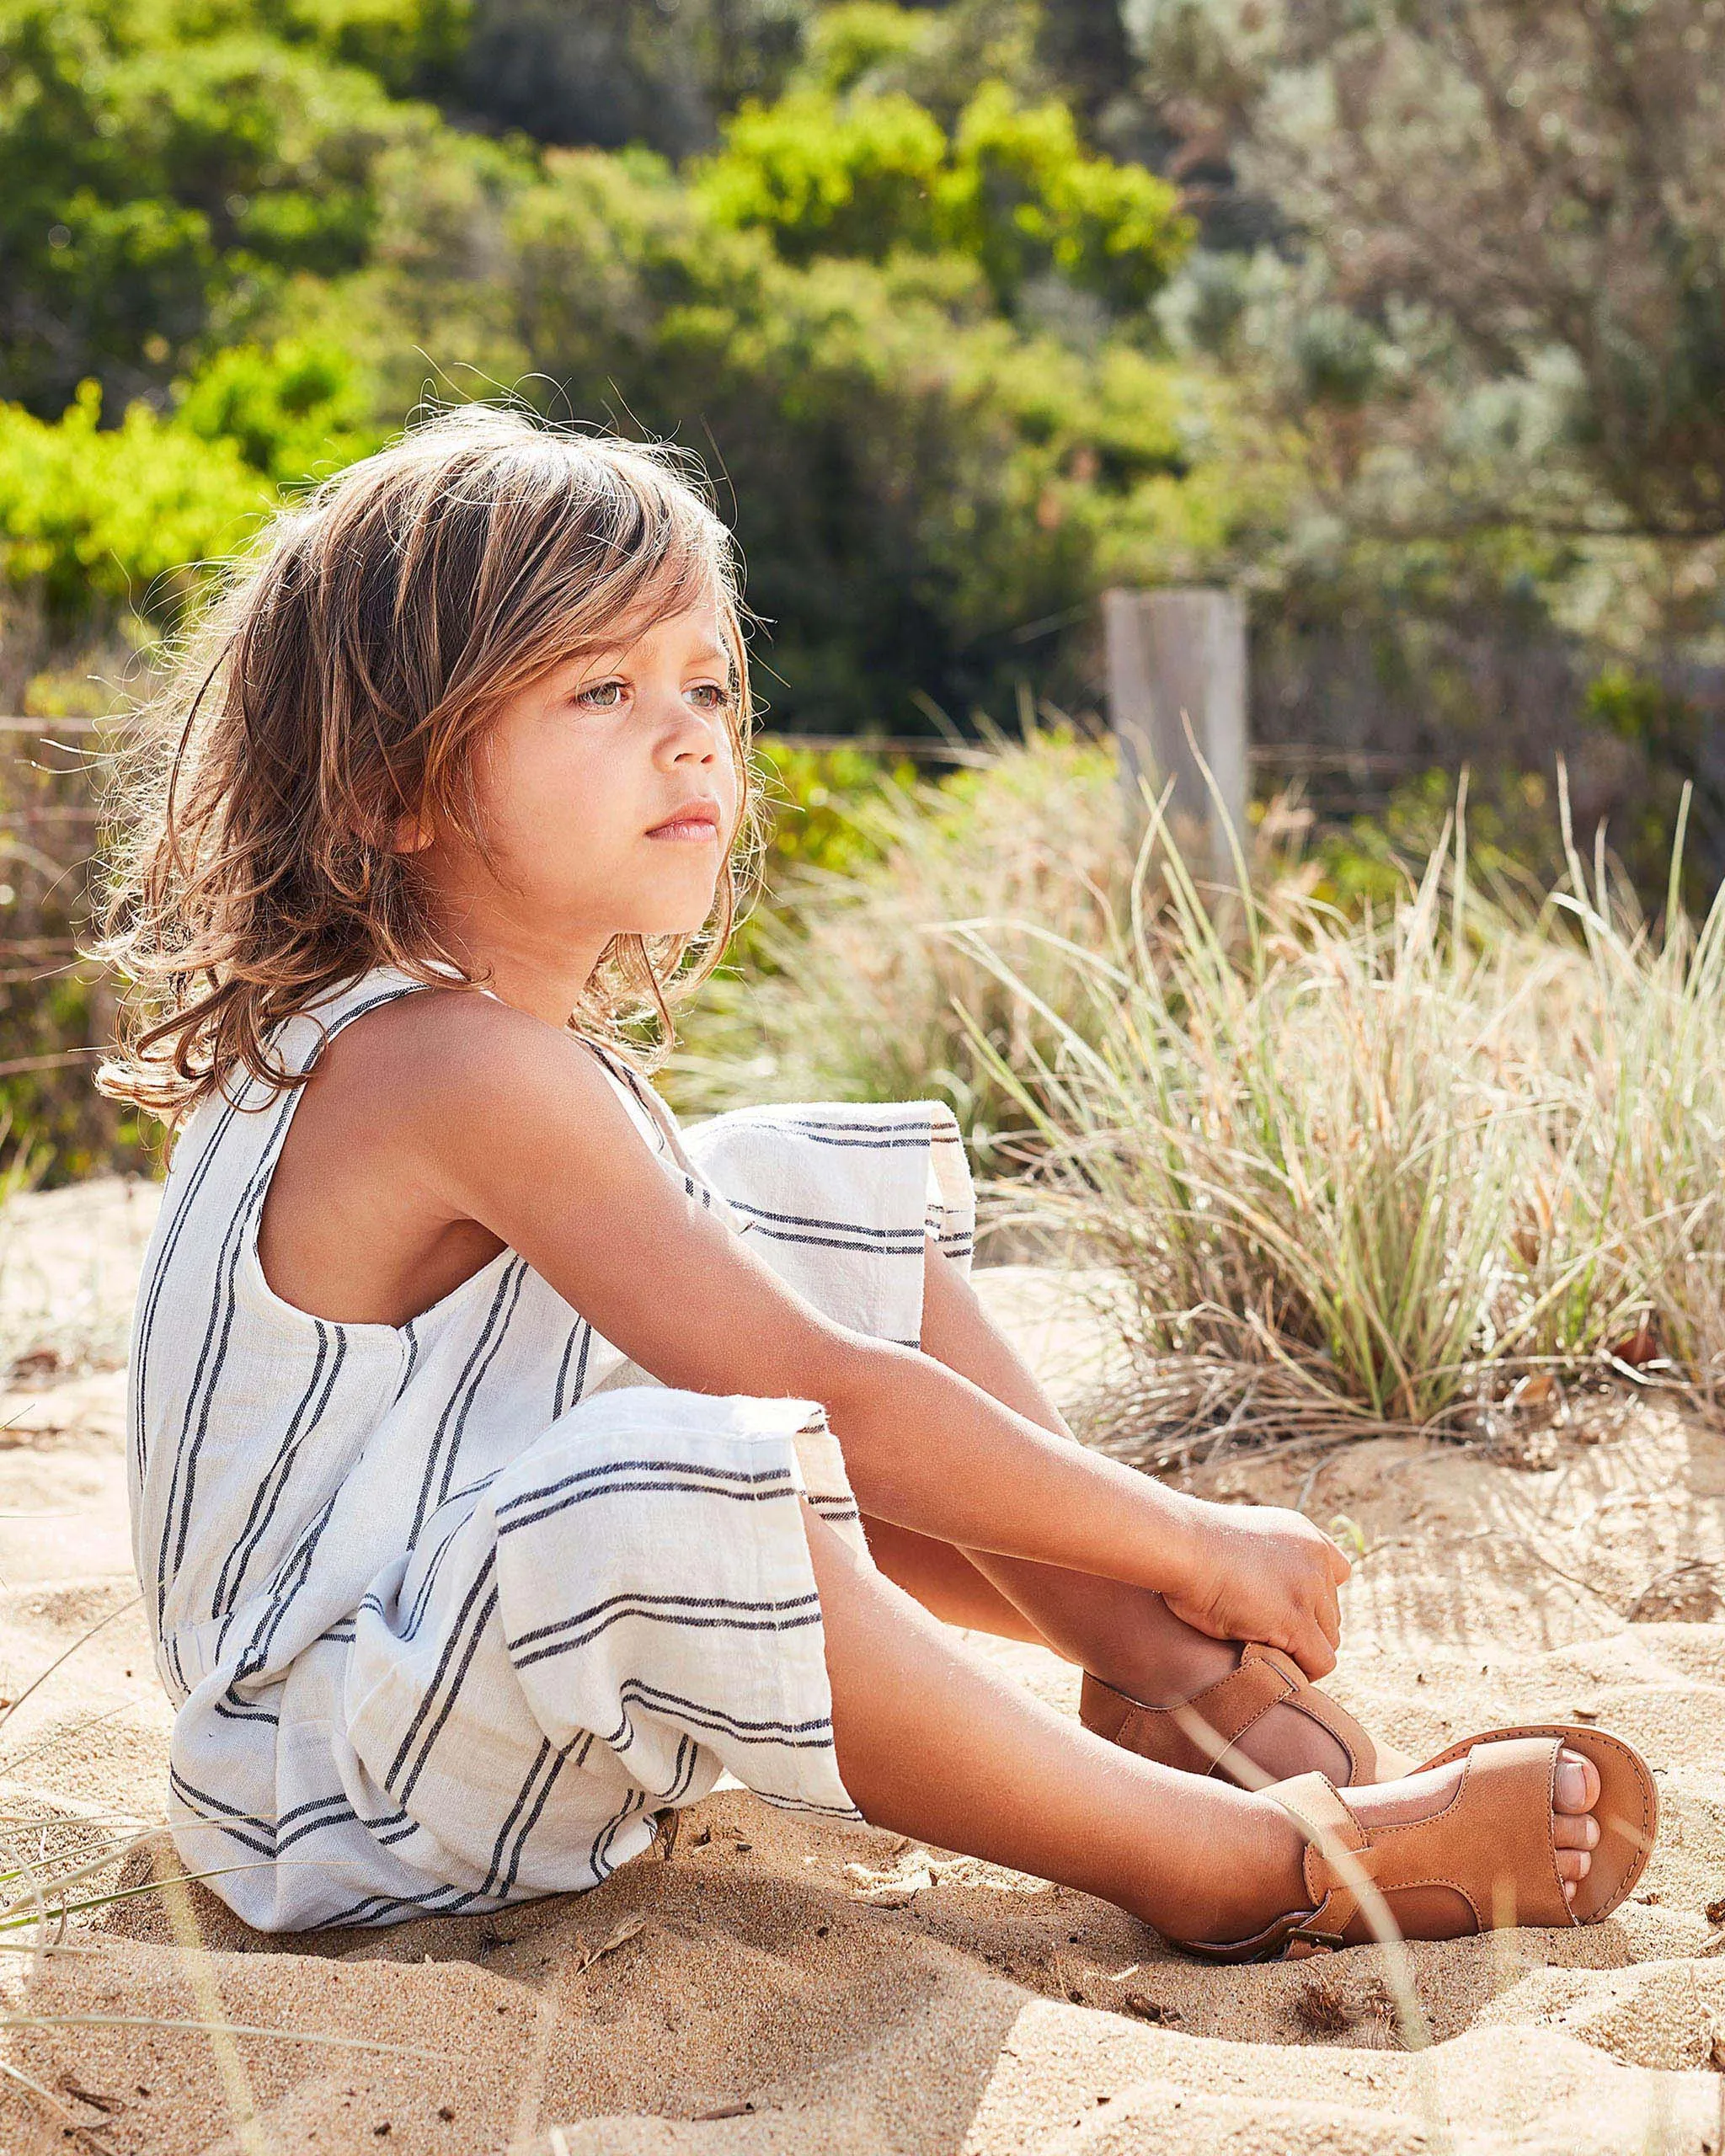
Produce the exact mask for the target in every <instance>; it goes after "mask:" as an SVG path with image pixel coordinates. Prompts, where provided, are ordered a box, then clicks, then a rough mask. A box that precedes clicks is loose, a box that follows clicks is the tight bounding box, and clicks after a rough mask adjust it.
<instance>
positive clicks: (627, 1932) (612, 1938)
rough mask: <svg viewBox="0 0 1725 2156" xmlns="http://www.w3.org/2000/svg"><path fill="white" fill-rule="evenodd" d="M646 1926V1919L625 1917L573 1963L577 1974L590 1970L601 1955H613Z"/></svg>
mask: <svg viewBox="0 0 1725 2156" xmlns="http://www.w3.org/2000/svg"><path fill="white" fill-rule="evenodd" d="M646 1926H647V1919H646V1918H645V1917H641V1916H635V1917H625V1918H624V1919H623V1920H622V1923H621V1924H619V1925H618V1926H617V1929H616V1930H615V1931H613V1932H611V1933H609V1934H608V1935H606V1937H605V1938H603V1939H601V1940H600V1942H599V1944H598V1945H596V1946H590V1947H589V1948H588V1949H587V1951H586V1952H585V1953H584V1954H583V1955H582V1956H581V1957H580V1959H579V1961H577V1962H576V1963H575V1968H576V1971H577V1972H579V1971H581V1970H582V1969H590V1968H591V1967H592V1966H593V1964H594V1963H595V1961H597V1960H598V1959H599V1957H600V1956H601V1955H602V1954H614V1953H615V1952H616V1951H617V1948H618V1947H619V1946H626V1945H628V1942H629V1941H630V1940H632V1939H633V1937H634V1935H635V1934H636V1933H637V1932H638V1931H644V1930H645V1929H646Z"/></svg>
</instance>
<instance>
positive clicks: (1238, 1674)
mask: <svg viewBox="0 0 1725 2156" xmlns="http://www.w3.org/2000/svg"><path fill="white" fill-rule="evenodd" d="M1280 1706H1287V1707H1291V1708H1292V1709H1293V1710H1294V1711H1295V1713H1296V1714H1302V1715H1305V1716H1307V1717H1308V1719H1310V1720H1311V1721H1315V1722H1316V1723H1317V1724H1318V1725H1319V1726H1320V1727H1321V1728H1322V1729H1325V1730H1327V1732H1329V1734H1330V1735H1331V1736H1332V1737H1334V1738H1335V1740H1336V1742H1337V1743H1338V1744H1339V1745H1340V1746H1341V1748H1342V1749H1343V1752H1344V1753H1346V1755H1347V1758H1348V1772H1347V1774H1345V1775H1344V1776H1343V1777H1342V1778H1341V1779H1340V1780H1339V1781H1338V1784H1337V1786H1338V1788H1342V1789H1351V1788H1354V1787H1355V1786H1357V1785H1359V1783H1361V1782H1375V1781H1383V1780H1388V1779H1390V1776H1391V1774H1406V1773H1407V1772H1408V1771H1409V1768H1408V1766H1407V1764H1405V1763H1404V1762H1403V1761H1402V1759H1401V1758H1399V1757H1397V1758H1393V1759H1388V1758H1386V1759H1385V1760H1384V1761H1382V1762H1380V1759H1379V1755H1378V1748H1377V1747H1376V1746H1375V1744H1374V1743H1373V1742H1372V1740H1371V1738H1370V1737H1368V1736H1367V1734H1366V1732H1365V1731H1364V1730H1363V1729H1362V1728H1361V1727H1360V1726H1359V1723H1358V1722H1357V1721H1355V1720H1354V1717H1353V1716H1352V1715H1350V1714H1349V1713H1348V1710H1347V1709H1346V1708H1345V1707H1341V1706H1338V1705H1337V1704H1336V1702H1335V1701H1334V1700H1332V1699H1331V1697H1330V1696H1329V1694H1327V1692H1320V1691H1319V1689H1317V1687H1316V1684H1312V1683H1311V1680H1310V1678H1307V1676H1306V1673H1305V1672H1304V1671H1303V1670H1302V1669H1301V1668H1300V1665H1299V1663H1298V1662H1295V1659H1294V1657H1292V1656H1291V1655H1286V1654H1284V1653H1283V1652H1282V1651H1281V1649H1280V1648H1279V1647H1270V1646H1263V1645H1262V1644H1261V1643H1260V1642H1258V1641H1255V1640H1254V1641H1250V1642H1248V1644H1247V1647H1246V1650H1245V1652H1244V1653H1243V1654H1242V1657H1241V1658H1240V1662H1239V1664H1238V1666H1237V1667H1236V1668H1233V1669H1231V1670H1230V1671H1229V1673H1228V1674H1227V1675H1226V1677H1219V1678H1217V1679H1216V1681H1215V1684H1211V1685H1210V1686H1209V1687H1207V1688H1206V1689H1204V1691H1202V1692H1200V1693H1199V1694H1197V1695H1196V1697H1195V1698H1193V1699H1190V1700H1186V1701H1185V1702H1184V1703H1183V1705H1179V1706H1177V1707H1147V1706H1146V1705H1145V1704H1144V1702H1143V1701H1142V1700H1135V1699H1133V1698H1132V1697H1131V1696H1130V1694H1128V1693H1125V1692H1117V1691H1116V1690H1115V1689H1114V1686H1113V1685H1112V1684H1103V1681H1102V1679H1101V1678H1099V1677H1092V1675H1091V1674H1090V1673H1089V1671H1088V1670H1087V1671H1086V1672H1085V1674H1084V1683H1083V1685H1082V1687H1081V1690H1080V1693H1079V1699H1078V1719H1079V1720H1080V1721H1081V1722H1082V1723H1083V1725H1084V1726H1085V1727H1086V1728H1087V1729H1088V1730H1091V1731H1093V1732H1095V1734H1096V1735H1097V1736H1098V1737H1107V1738H1108V1739H1109V1741H1110V1742H1113V1743H1115V1744H1119V1745H1123V1746H1124V1748H1125V1749H1126V1750H1127V1751H1129V1752H1135V1753H1138V1754H1139V1756H1140V1758H1146V1759H1155V1760H1156V1761H1158V1762H1159V1763H1160V1764H1162V1766H1164V1767H1178V1769H1180V1771H1181V1772H1182V1773H1183V1774H1220V1775H1221V1776H1222V1777H1223V1778H1224V1780H1228V1781H1232V1782H1238V1783H1239V1784H1241V1785H1242V1787H1245V1788H1250V1787H1252V1785H1253V1783H1254V1781H1256V1780H1258V1778H1259V1776H1258V1769H1256V1768H1254V1767H1253V1766H1252V1764H1251V1763H1250V1762H1249V1761H1246V1760H1236V1758H1231V1756H1230V1755H1231V1753H1233V1752H1234V1748H1235V1747H1236V1745H1237V1744H1238V1743H1239V1742H1240V1739H1241V1738H1242V1737H1244V1736H1245V1734H1246V1732H1247V1731H1248V1730H1249V1729H1250V1728H1251V1727H1252V1724H1253V1723H1254V1722H1256V1721H1258V1720H1259V1718H1260V1717H1261V1716H1264V1715H1267V1714H1268V1712H1269V1710H1270V1709H1271V1708H1272V1707H1280Z"/></svg>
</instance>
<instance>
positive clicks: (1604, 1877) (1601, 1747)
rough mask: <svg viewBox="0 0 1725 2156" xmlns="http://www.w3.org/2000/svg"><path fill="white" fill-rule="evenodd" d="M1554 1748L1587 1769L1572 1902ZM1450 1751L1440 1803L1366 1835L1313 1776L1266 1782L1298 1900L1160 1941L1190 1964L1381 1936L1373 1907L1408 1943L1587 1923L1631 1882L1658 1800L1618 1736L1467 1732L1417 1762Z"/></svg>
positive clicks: (1441, 1760)
mask: <svg viewBox="0 0 1725 2156" xmlns="http://www.w3.org/2000/svg"><path fill="white" fill-rule="evenodd" d="M1566 1747H1567V1748H1568V1749H1569V1750H1571V1751H1573V1752H1580V1753H1584V1754H1585V1755H1586V1756H1587V1757H1588V1758H1590V1759H1591V1760H1592V1761H1593V1763H1594V1766H1595V1767H1596V1768H1597V1769H1598V1770H1599V1801H1598V1803H1597V1804H1595V1805H1594V1818H1595V1819H1596V1820H1597V1821H1598V1822H1599V1844H1598V1846H1597V1847H1596V1848H1595V1849H1594V1850H1593V1851H1592V1862H1591V1864H1590V1865H1589V1868H1588V1871H1587V1875H1586V1876H1585V1877H1584V1878H1583V1879H1582V1880H1580V1881H1578V1883H1577V1886H1576V1891H1575V1899H1574V1900H1573V1902H1572V1901H1570V1900H1569V1899H1568V1897H1567V1896H1566V1895H1565V1893H1564V1892H1563V1881H1562V1878H1561V1877H1560V1876H1559V1874H1558V1870H1557V1844H1556V1841H1555V1838H1554V1836H1553V1833H1552V1830H1551V1801H1552V1797H1553V1796H1554V1794H1555V1791H1556V1786H1557V1757H1558V1754H1559V1753H1560V1752H1561V1751H1562V1750H1563V1749H1564V1748H1566ZM1455 1758H1465V1759H1466V1766H1465V1768H1464V1769H1463V1771H1462V1774H1461V1781H1460V1783H1459V1785H1458V1786H1457V1788H1456V1790H1455V1795H1454V1796H1452V1797H1450V1800H1449V1801H1448V1802H1447V1803H1445V1805H1444V1806H1442V1807H1441V1808H1440V1809H1439V1811H1437V1812H1433V1813H1432V1814H1430V1815H1429V1817H1426V1818H1423V1819H1417V1820H1410V1821H1407V1822H1406V1823H1403V1824H1391V1825H1380V1826H1378V1827H1377V1828H1374V1829H1372V1830H1370V1831H1368V1830H1367V1829H1366V1828H1365V1827H1363V1826H1362V1825H1361V1824H1360V1822H1359V1819H1358V1818H1357V1817H1355V1815H1354V1812H1353V1811H1352V1810H1351V1809H1350V1807H1349V1806H1348V1802H1347V1801H1346V1799H1345V1798H1343V1796H1341V1795H1340V1794H1339V1793H1338V1790H1337V1789H1336V1786H1335V1785H1334V1784H1333V1783H1332V1782H1331V1781H1330V1780H1327V1778H1326V1777H1325V1776H1324V1775H1322V1774H1298V1775H1295V1776H1294V1777H1293V1778H1292V1779H1291V1780H1288V1781H1284V1782H1274V1783H1272V1784H1271V1785H1270V1787H1269V1788H1268V1790H1266V1791H1265V1792H1264V1793H1265V1795H1266V1796H1273V1797H1274V1798H1275V1799H1276V1801H1278V1802H1279V1804H1281V1805H1282V1806H1284V1809H1286V1810H1287V1811H1289V1812H1292V1813H1293V1815H1294V1817H1295V1819H1296V1820H1298V1821H1299V1822H1300V1825H1301V1827H1303V1828H1304V1829H1305V1830H1306V1836H1307V1848H1306V1860H1305V1874H1306V1892H1307V1894H1308V1896H1309V1897H1310V1900H1311V1906H1310V1908H1305V1909H1295V1910H1291V1911H1290V1912H1289V1913H1287V1914H1286V1915H1285V1916H1281V1917H1278V1918H1277V1919H1276V1920H1275V1922H1274V1924H1268V1925H1266V1927H1265V1928H1264V1929H1263V1930H1262V1931H1260V1932H1258V1933H1257V1934H1256V1935H1254V1936H1253V1937H1252V1938H1250V1939H1242V1940H1234V1941H1231V1942H1230V1943H1227V1944H1225V1945H1213V1944H1210V1943H1208V1942H1205V1941H1202V1940H1196V1941H1194V1940H1173V1939H1171V1940H1169V1941H1168V1944H1169V1945H1171V1946H1174V1947H1177V1948H1178V1950H1179V1951H1181V1952H1182V1953H1183V1954H1190V1955H1193V1956H1195V1957H1197V1958H1198V1959H1199V1960H1201V1961H1274V1960H1279V1959H1281V1958H1282V1957H1284V1956H1286V1957H1288V1958H1290V1959H1294V1958H1297V1957H1299V1956H1304V1955H1308V1954H1321V1953H1333V1952H1335V1951H1338V1949H1339V1948H1342V1947H1344V1946H1354V1945H1361V1944H1363V1943H1364V1942H1365V1941H1366V1940H1370V1939H1374V1938H1378V1937H1381V1936H1382V1935H1383V1929H1384V1924H1383V1919H1384V1918H1385V1916H1386V1915H1387V1916H1388V1918H1389V1919H1390V1921H1391V1924H1393V1925H1394V1926H1395V1928H1396V1929H1397V1930H1398V1931H1399V1932H1400V1933H1401V1934H1402V1936H1403V1937H1405V1938H1411V1939H1463V1938H1468V1937H1471V1936H1472V1935H1474V1934H1475V1933H1477V1932H1482V1931H1492V1930H1499V1929H1505V1928H1508V1927H1509V1926H1512V1925H1515V1924H1530V1925H1562V1926H1565V1927H1567V1926H1571V1925H1575V1924H1597V1923H1598V1922H1599V1919H1601V1918H1602V1917H1606V1916H1609V1915H1610V1913H1611V1912H1612V1910H1613V1909H1615V1908H1617V1907H1618V1905H1619V1904H1620V1903H1621V1902H1622V1901H1623V1899H1624V1897H1626V1895H1627V1894H1628V1893H1629V1892H1630V1890H1631V1889H1632V1887H1634V1885H1635V1883H1636V1881H1637V1880H1638V1879H1639V1878H1640V1877H1641V1875H1642V1871H1643V1870H1645V1869H1646V1865H1647V1861H1648V1857H1649V1855H1650V1854H1652V1852H1653V1839H1654V1837H1655V1835H1656V1834H1657V1833H1658V1793H1657V1791H1656V1790H1655V1788H1654V1785H1653V1775H1652V1774H1651V1773H1650V1772H1649V1770H1648V1764H1647V1762H1646V1761H1645V1760H1644V1759H1643V1758H1642V1757H1641V1755H1640V1753H1637V1751H1635V1750H1634V1748H1632V1746H1630V1745H1627V1744H1626V1743H1624V1742H1623V1741H1622V1739H1621V1737H1610V1736H1608V1735H1606V1734H1605V1732H1603V1731H1601V1730H1596V1729H1568V1728H1563V1727H1561V1726H1553V1727H1549V1728H1543V1729H1537V1730H1528V1731H1523V1732H1516V1733H1514V1734H1512V1735H1509V1736H1498V1735H1496V1734H1493V1736H1492V1737H1468V1738H1465V1739H1464V1740H1463V1741H1462V1742H1461V1743H1459V1744H1454V1745H1451V1746H1450V1748H1449V1750H1448V1751H1446V1752H1441V1753H1439V1754H1438V1756H1437V1758H1435V1759H1434V1760H1432V1761H1429V1763H1428V1764H1430V1765H1433V1766H1439V1765H1443V1764H1447V1763H1448V1762H1449V1761H1450V1760H1452V1759H1455Z"/></svg>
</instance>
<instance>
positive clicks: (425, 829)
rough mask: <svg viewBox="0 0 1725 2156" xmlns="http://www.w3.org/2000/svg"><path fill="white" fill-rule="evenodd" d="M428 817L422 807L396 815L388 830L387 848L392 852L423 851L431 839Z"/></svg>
mask: <svg viewBox="0 0 1725 2156" xmlns="http://www.w3.org/2000/svg"><path fill="white" fill-rule="evenodd" d="M432 835H433V834H432V830H431V824H430V819H429V818H428V817H427V816H426V814H425V810H424V809H414V810H411V811H408V812H404V813H403V814H401V815H399V816H398V817H397V818H396V819H395V824H394V826H393V830H391V832H390V837H389V850H390V851H391V852H392V853H423V852H424V851H425V848H426V847H427V846H430V843H431V840H432Z"/></svg>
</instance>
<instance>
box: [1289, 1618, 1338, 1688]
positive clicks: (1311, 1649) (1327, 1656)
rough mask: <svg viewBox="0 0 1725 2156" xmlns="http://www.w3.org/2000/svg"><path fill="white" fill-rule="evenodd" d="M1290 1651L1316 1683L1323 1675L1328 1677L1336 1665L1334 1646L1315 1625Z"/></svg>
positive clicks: (1308, 1629) (1309, 1628)
mask: <svg viewBox="0 0 1725 2156" xmlns="http://www.w3.org/2000/svg"><path fill="white" fill-rule="evenodd" d="M1288 1652H1289V1653H1290V1654H1291V1655H1292V1656H1293V1657H1294V1659H1295V1662H1298V1663H1299V1664H1300V1668H1301V1670H1302V1671H1303V1672H1304V1673H1305V1674H1306V1676H1307V1677H1309V1678H1311V1680H1312V1682H1313V1683H1314V1684H1316V1682H1317V1680H1318V1679H1319V1678H1321V1677H1327V1676H1328V1675H1329V1673H1330V1672H1331V1671H1332V1669H1333V1668H1335V1666H1336V1651H1335V1648H1334V1646H1332V1643H1331V1642H1330V1641H1328V1640H1327V1639H1326V1638H1325V1637H1324V1636H1323V1634H1322V1631H1320V1630H1318V1628H1317V1627H1316V1625H1311V1626H1310V1627H1308V1628H1307V1630H1306V1634H1305V1636H1304V1637H1303V1638H1302V1639H1301V1640H1300V1641H1299V1642H1298V1644H1297V1645H1295V1646H1290V1648H1289V1649H1288Z"/></svg>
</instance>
